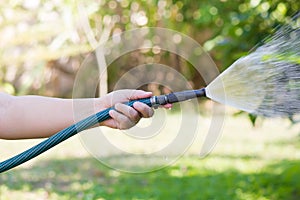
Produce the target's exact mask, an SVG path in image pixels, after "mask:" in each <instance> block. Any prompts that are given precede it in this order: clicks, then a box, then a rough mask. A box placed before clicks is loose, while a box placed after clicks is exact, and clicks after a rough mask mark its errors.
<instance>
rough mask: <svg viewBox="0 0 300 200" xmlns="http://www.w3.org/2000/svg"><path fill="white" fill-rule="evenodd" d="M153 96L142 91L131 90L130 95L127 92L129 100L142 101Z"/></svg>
mask: <svg viewBox="0 0 300 200" xmlns="http://www.w3.org/2000/svg"><path fill="white" fill-rule="evenodd" d="M152 95H153V94H152V92H146V91H143V90H133V91H132V92H131V93H130V92H129V96H128V98H129V100H135V99H142V98H148V97H151V96H152Z"/></svg>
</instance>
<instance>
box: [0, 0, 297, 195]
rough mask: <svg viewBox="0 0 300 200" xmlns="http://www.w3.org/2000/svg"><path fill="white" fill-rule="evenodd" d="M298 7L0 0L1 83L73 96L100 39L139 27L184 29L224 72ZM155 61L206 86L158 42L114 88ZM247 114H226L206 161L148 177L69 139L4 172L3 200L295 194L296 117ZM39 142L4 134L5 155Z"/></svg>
mask: <svg viewBox="0 0 300 200" xmlns="http://www.w3.org/2000/svg"><path fill="white" fill-rule="evenodd" d="M299 8H300V4H299V2H298V0H285V1H279V0H247V1H246V0H243V1H242V0H236V1H229V0H202V1H196V0H180V1H179V0H178V1H177V0H141V1H128V0H98V1H97V0H95V1H92V0H86V1H79V0H78V1H72V0H65V1H60V0H53V1H42V0H23V1H19V0H14V1H13V0H12V1H7V0H4V1H0V91H2V92H6V93H9V94H12V95H26V94H36V95H46V96H55V97H63V98H71V97H72V90H73V83H74V79H75V76H76V72H77V71H78V69H79V67H80V65H81V64H82V61H83V60H84V58H85V56H86V55H87V54H88V53H90V52H91V51H92V50H93V49H94V48H95V46H97V42H98V41H101V40H105V38H109V37H110V36H113V35H115V34H120V33H121V32H123V31H126V30H132V29H134V28H140V27H163V28H169V29H172V30H175V31H178V32H181V33H183V34H186V35H188V36H189V37H191V38H193V39H194V40H196V41H197V42H198V43H199V44H201V45H202V46H203V48H204V49H205V50H206V51H207V52H208V53H209V54H210V56H211V57H212V58H213V60H214V62H215V63H216V65H217V67H218V68H219V70H220V71H223V70H224V69H226V68H227V67H229V66H230V64H231V63H233V62H234V61H235V60H236V59H238V58H239V57H241V56H243V55H246V54H248V53H249V52H250V51H251V50H252V49H253V48H255V47H256V46H259V45H260V44H261V43H262V42H263V40H264V39H265V38H267V37H268V36H270V35H272V33H274V31H275V30H276V28H278V27H279V26H280V25H282V24H284V23H285V22H286V21H288V20H290V19H291V17H292V16H293V15H294V14H295V13H296V12H297V11H298V10H299ZM82 16H85V17H86V19H82ZM83 20H88V24H89V30H91V31H92V34H91V33H87V32H86V31H85V28H86V27H83V24H84V23H83ZM153 62H156V63H162V64H165V65H167V66H171V67H174V69H176V70H177V71H178V72H180V73H181V74H183V75H184V76H185V77H186V78H187V80H190V83H191V85H192V86H193V87H194V88H199V87H201V86H204V85H205V83H204V82H203V79H202V77H201V75H200V74H199V73H197V72H196V71H195V70H194V68H193V67H192V66H191V65H190V63H188V62H186V61H185V60H183V59H182V58H180V57H179V56H178V55H175V54H172V53H169V52H163V51H159V52H157V51H155V50H152V51H142V52H132V53H130V54H128V55H125V56H123V57H122V58H120V59H118V60H117V61H116V62H114V63H113V64H112V65H115V66H117V67H110V68H109V69H108V77H107V78H108V79H107V82H106V83H107V88H108V91H111V90H112V89H113V88H114V85H115V84H116V82H117V81H118V80H119V78H120V77H121V76H122V75H123V74H124V73H125V72H126V71H128V70H130V69H131V68H133V67H134V66H137V65H139V64H143V63H153ZM156 87H157V88H155V87H154V88H153V86H152V87H150V88H146V89H151V90H152V91H158V90H159V89H160V88H158V87H159V86H156ZM230 113H236V112H235V111H234V112H230ZM248 117H250V119H251V120H252V122H254V121H255V119H256V118H255V117H254V116H246V117H245V116H244V115H241V116H239V117H236V116H235V115H234V116H232V115H230V116H228V119H227V123H226V124H225V125H224V130H223V132H224V134H223V135H224V136H223V137H222V138H221V139H220V141H219V142H218V145H217V146H216V148H215V150H214V151H213V153H212V154H211V155H210V156H208V157H206V158H204V159H200V158H198V157H197V155H196V154H197V153H196V152H197V151H191V152H190V154H189V155H188V156H185V157H184V158H182V159H180V160H179V161H178V162H176V163H175V164H174V165H173V166H170V167H168V168H166V169H164V170H161V171H158V172H154V173H148V174H143V175H131V174H126V173H125V174H124V173H120V172H118V171H114V170H112V169H107V168H105V167H104V166H101V165H100V164H99V163H97V161H95V160H93V159H92V158H90V156H89V155H88V153H87V152H85V151H84V148H80V147H78V146H80V141H79V140H78V139H76V138H75V139H71V140H70V141H67V142H66V143H65V144H63V145H61V146H60V147H58V148H56V149H54V150H51V152H50V153H46V154H45V155H43V156H41V158H38V159H37V160H35V161H31V162H29V164H27V165H25V166H22V167H19V168H17V169H16V170H13V171H11V172H8V173H5V174H2V175H1V176H0V199H1V200H2V199H20V198H22V199H74V198H75V199H299V198H300V181H299V180H300V170H299V169H298V166H299V164H300V162H299V158H300V150H299V147H300V141H299V125H297V124H294V125H292V124H291V122H289V121H288V120H286V119H272V120H269V119H260V120H258V122H256V126H255V127H253V126H252V124H251V121H249V119H248ZM205 120H207V119H206V118H205V116H203V121H205ZM207 124H208V125H209V123H207ZM208 125H207V126H208ZM36 142H38V140H34V141H31V140H28V141H18V142H16V141H14V142H12V141H0V144H1V145H0V148H1V150H0V152H1V160H4V159H5V158H7V157H9V156H12V155H14V154H15V153H17V152H19V151H21V150H24V149H26V148H28V147H29V146H31V145H32V144H34V143H36ZM74 149H76V150H74ZM41 161H43V162H41Z"/></svg>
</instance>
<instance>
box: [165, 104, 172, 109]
mask: <svg viewBox="0 0 300 200" xmlns="http://www.w3.org/2000/svg"><path fill="white" fill-rule="evenodd" d="M172 106H173V105H172V104H170V103H168V104H166V105H163V107H164V108H167V109H171V108H172Z"/></svg>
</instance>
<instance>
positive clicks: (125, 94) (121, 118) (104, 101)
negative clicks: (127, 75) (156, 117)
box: [100, 90, 154, 129]
mask: <svg viewBox="0 0 300 200" xmlns="http://www.w3.org/2000/svg"><path fill="white" fill-rule="evenodd" d="M151 96H152V92H145V91H142V90H118V91H114V92H111V93H109V94H107V95H106V96H104V97H101V107H102V108H103V109H105V108H109V107H112V106H114V107H115V110H111V111H110V112H109V115H110V116H111V118H112V119H108V120H106V121H104V122H101V123H100V125H103V126H108V127H110V128H116V129H129V128H131V127H133V126H134V125H136V124H137V123H138V122H139V120H140V119H141V118H142V117H144V118H149V117H152V116H153V114H154V111H153V109H152V108H151V107H149V106H148V105H146V104H144V103H141V102H135V103H134V104H133V108H132V107H130V106H127V105H125V104H123V103H124V102H127V101H130V100H135V99H142V98H148V97H151Z"/></svg>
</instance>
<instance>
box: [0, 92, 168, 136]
mask: <svg viewBox="0 0 300 200" xmlns="http://www.w3.org/2000/svg"><path fill="white" fill-rule="evenodd" d="M151 96H152V93H151V92H145V91H142V90H119V91H115V92H112V93H109V94H107V95H105V96H103V97H101V98H90V99H60V98H52V97H42V96H11V95H8V94H5V93H1V92H0V138H2V139H25V138H45V137H49V136H51V135H53V134H55V133H56V132H58V131H59V130H61V129H63V128H66V127H68V126H70V125H71V124H73V123H74V122H75V121H74V109H73V105H74V104H75V103H77V102H79V104H80V103H81V104H89V105H90V104H91V105H94V107H93V109H92V110H90V111H88V112H85V113H83V114H82V115H80V118H82V119H83V118H85V117H87V116H89V115H91V114H94V113H96V112H99V111H101V110H104V109H106V108H109V107H111V106H115V110H112V111H110V112H109V114H110V116H111V118H112V119H109V120H106V121H104V122H102V123H100V125H101V126H108V127H111V128H117V129H128V128H131V127H132V126H134V125H135V124H136V123H138V121H139V120H140V119H141V118H142V117H145V118H148V117H151V116H152V115H153V113H154V111H153V109H152V108H150V107H149V106H147V105H146V104H143V103H140V102H136V103H134V105H133V108H132V107H129V106H126V105H124V104H122V102H126V101H129V100H134V99H140V98H147V97H151ZM166 107H170V105H167V106H166ZM76 120H79V119H78V117H77V118H76Z"/></svg>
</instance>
